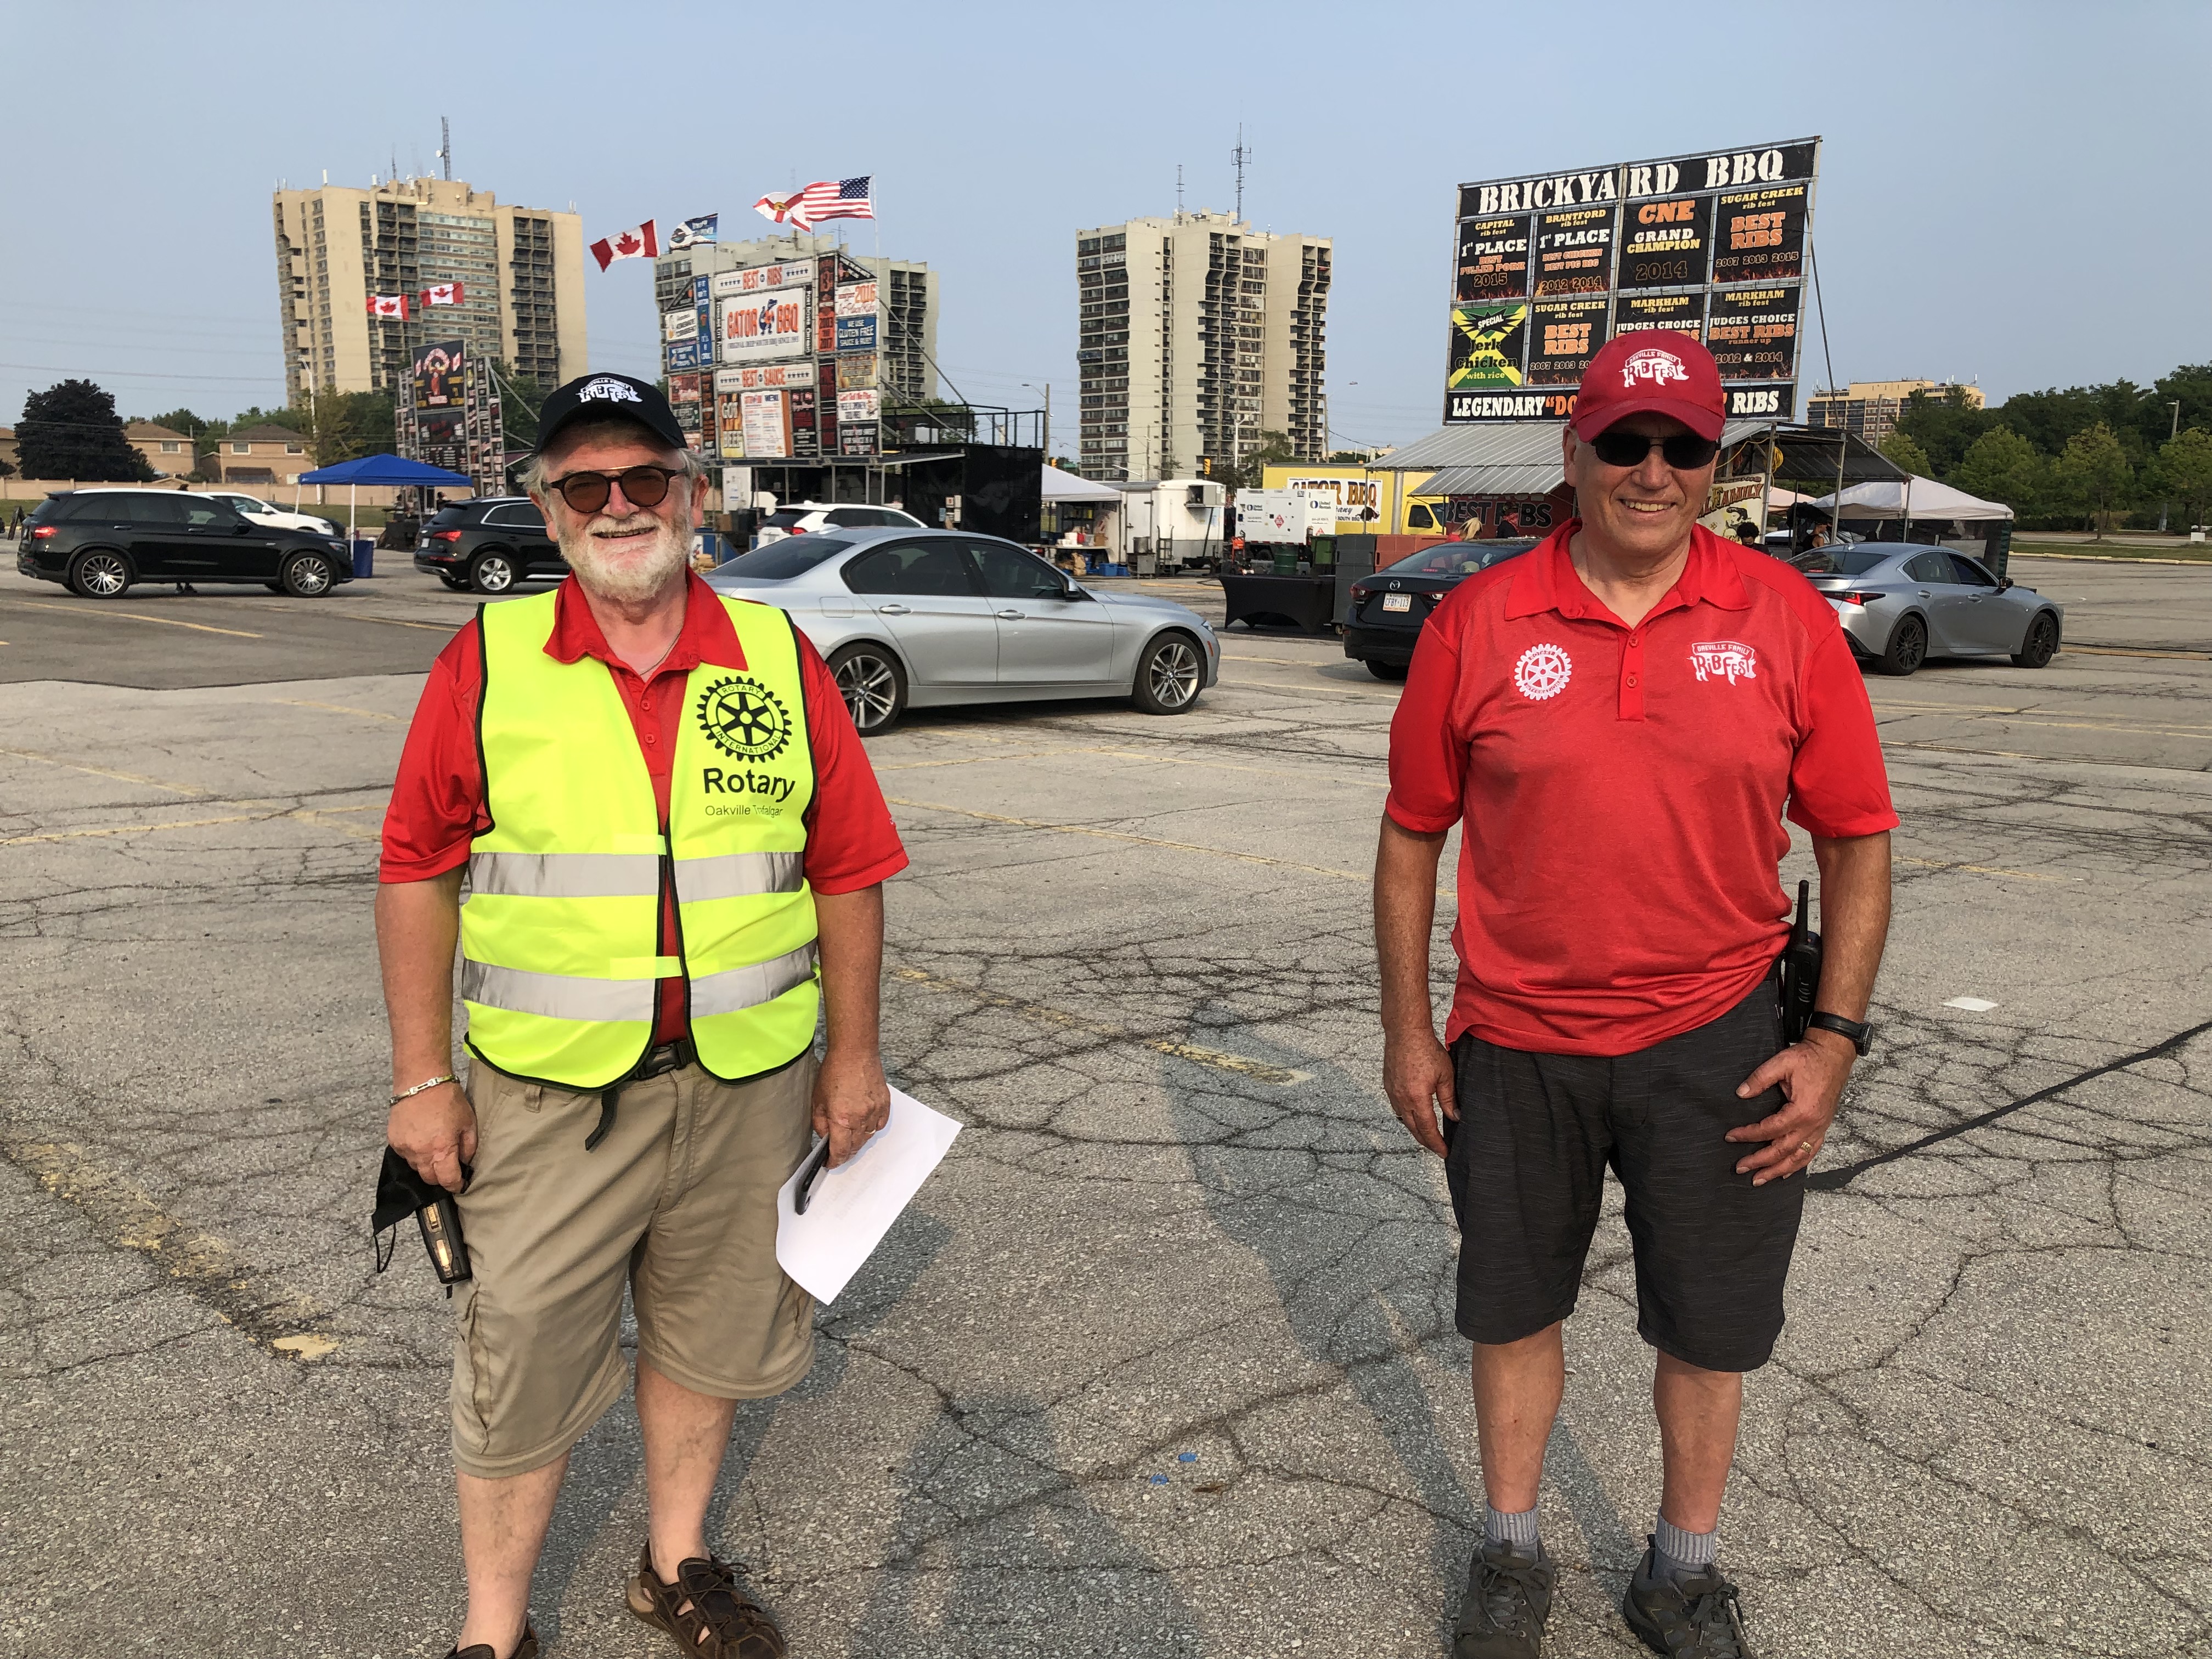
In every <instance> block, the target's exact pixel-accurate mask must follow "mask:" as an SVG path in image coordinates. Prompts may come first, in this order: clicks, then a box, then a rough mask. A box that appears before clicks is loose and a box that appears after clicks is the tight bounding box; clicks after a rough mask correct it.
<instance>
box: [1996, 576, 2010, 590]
mask: <svg viewBox="0 0 2212 1659" xmlns="http://www.w3.org/2000/svg"><path fill="white" fill-rule="evenodd" d="M2011 586H2012V578H2011V577H2009V576H2000V577H1998V578H1997V592H2000V593H2002V592H2006V591H2008V589H2009V588H2010V587H2011Z"/></svg>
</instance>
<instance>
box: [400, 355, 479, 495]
mask: <svg viewBox="0 0 2212 1659" xmlns="http://www.w3.org/2000/svg"><path fill="white" fill-rule="evenodd" d="M412 367H413V370H414V386H413V392H414V397H413V402H414V405H415V442H416V454H415V459H417V460H421V461H427V462H428V463H429V464H430V465H432V466H442V467H444V468H445V469H446V470H447V471H449V472H465V471H468V470H469V468H468V465H467V455H466V453H465V452H466V450H467V447H468V393H467V385H466V382H467V379H468V374H469V368H470V364H469V359H468V345H467V343H466V342H465V341H462V340H437V341H433V342H432V343H430V344H428V345H423V346H417V347H416V349H415V357H414V362H413V365H412Z"/></svg>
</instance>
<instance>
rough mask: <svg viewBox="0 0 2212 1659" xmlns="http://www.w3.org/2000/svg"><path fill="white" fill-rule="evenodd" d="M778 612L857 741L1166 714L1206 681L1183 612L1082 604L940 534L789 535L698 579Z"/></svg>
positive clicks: (1040, 566)
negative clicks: (975, 717)
mask: <svg viewBox="0 0 2212 1659" xmlns="http://www.w3.org/2000/svg"><path fill="white" fill-rule="evenodd" d="M707 580H708V582H709V583H710V584H712V585H713V586H714V587H716V588H718V589H720V591H721V592H725V593H729V594H732V595H734V596H735V597H736V598H738V599H757V600H758V601H760V602H761V603H762V604H763V605H775V606H776V607H777V608H778V609H779V610H781V611H784V612H786V613H787V615H788V616H789V617H791V619H792V621H793V623H797V624H798V627H799V632H800V633H802V634H804V635H806V637H807V638H808V639H809V640H811V641H813V643H814V647H815V649H817V651H819V652H821V653H822V655H823V659H824V660H826V661H827V662H828V663H829V669H830V671H831V672H832V673H834V674H836V677H837V685H838V689H839V690H842V692H843V693H844V694H845V706H846V707H847V708H849V709H850V710H851V711H852V714H853V724H854V725H855V726H859V727H860V731H861V733H862V734H863V735H864V736H867V737H873V736H874V735H875V734H876V733H877V732H884V731H888V730H889V729H890V726H891V723H892V722H893V721H894V720H897V719H898V717H899V715H900V714H902V713H903V712H904V711H905V710H906V709H907V708H909V707H912V708H925V707H928V706H930V705H933V704H945V703H972V702H1028V701H1030V700H1032V699H1036V698H1046V697H1109V696H1123V697H1127V698H1128V699H1129V700H1130V701H1131V702H1134V703H1135V704H1136V705H1137V707H1138V708H1141V709H1143V710H1144V711H1145V712H1146V714H1182V713H1184V712H1186V711H1187V710H1188V709H1189V708H1192V707H1193V706H1194V705H1195V704H1196V703H1197V702H1198V698H1199V694H1200V692H1202V691H1204V690H1206V687H1208V686H1210V685H1212V684H1213V683H1214V681H1215V679H1216V678H1218V677H1219V675H1220V672H1221V646H1220V643H1219V641H1217V640H1216V639H1215V638H1214V636H1213V629H1212V628H1211V627H1210V626H1208V624H1207V623H1206V619H1205V618H1204V617H1200V615H1199V614H1198V613H1197V612H1196V611H1191V610H1188V609H1186V608H1185V607H1184V606H1182V605H1177V604H1176V603H1175V601H1174V600H1172V599H1155V598H1153V597H1152V595H1150V594H1146V593H1117V592H1100V591H1094V590H1093V589H1091V588H1087V587H1085V586H1083V585H1082V584H1081V583H1080V582H1078V581H1077V580H1075V579H1074V578H1073V576H1068V575H1065V574H1061V573H1060V571H1058V570H1055V569H1054V568H1053V567H1052V566H1050V565H1048V564H1047V563H1046V562H1044V561H1043V560H1042V559H1040V558H1038V557H1037V556H1036V555H1035V554H1034V553H1031V552H1030V551H1029V550H1027V549H1026V548H1022V547H1018V546H1016V545H1015V544H1013V543H1012V542H1002V541H1000V540H998V539H997V538H995V537H991V536H975V535H969V534H967V533H964V532H959V531H950V530H896V529H860V528H854V529H840V530H838V531H836V532H834V533H829V534H819V533H817V534H812V535H793V536H787V537H785V538H783V539H781V540H780V541H777V542H774V543H771V544H769V545H768V546H766V547H761V548H757V549H755V550H753V551H751V552H750V553H746V554H744V555H741V556H739V557H737V558H734V559H732V560H731V561H730V562H728V563H727V564H725V565H720V566H717V567H716V568H715V569H714V572H713V573H712V574H709V575H708V578H707Z"/></svg>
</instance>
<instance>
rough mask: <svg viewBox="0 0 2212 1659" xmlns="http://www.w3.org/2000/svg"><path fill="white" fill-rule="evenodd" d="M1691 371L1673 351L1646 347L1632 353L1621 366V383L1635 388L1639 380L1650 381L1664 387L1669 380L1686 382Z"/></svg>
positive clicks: (1654, 384)
mask: <svg viewBox="0 0 2212 1659" xmlns="http://www.w3.org/2000/svg"><path fill="white" fill-rule="evenodd" d="M1689 378H1690V371H1689V370H1688V369H1686V368H1684V367H1683V366H1682V360H1681V359H1680V357H1677V356H1675V355H1674V353H1673V352H1671V351H1662V350H1661V349H1659V348H1658V347H1657V346H1646V347H1644V349H1643V350H1641V351H1632V352H1630V353H1629V354H1628V361H1627V362H1624V363H1622V364H1621V366H1620V383H1621V385H1623V386H1634V385H1635V384H1636V383H1637V382H1638V380H1649V381H1650V383H1651V384H1652V385H1653V386H1665V385H1666V384H1667V382H1668V381H1669V380H1682V381H1685V382H1686V381H1687V380H1689Z"/></svg>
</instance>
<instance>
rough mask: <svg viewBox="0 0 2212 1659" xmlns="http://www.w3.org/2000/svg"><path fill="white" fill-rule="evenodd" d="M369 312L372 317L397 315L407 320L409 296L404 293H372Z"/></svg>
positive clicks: (369, 298)
mask: <svg viewBox="0 0 2212 1659" xmlns="http://www.w3.org/2000/svg"><path fill="white" fill-rule="evenodd" d="M368 314H369V315H370V316H372V317H397V318H398V319H399V320H400V321H401V322H403V323H404V322H405V321H406V320H407V296H406V295H404V294H372V295H369V296H368Z"/></svg>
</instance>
